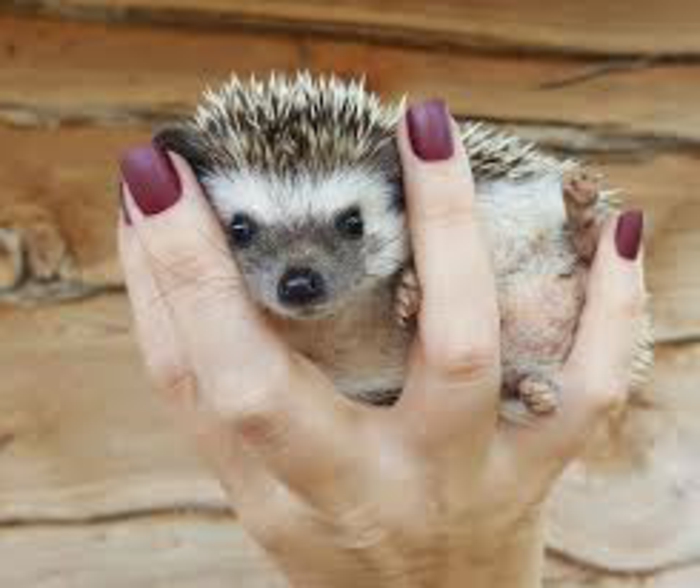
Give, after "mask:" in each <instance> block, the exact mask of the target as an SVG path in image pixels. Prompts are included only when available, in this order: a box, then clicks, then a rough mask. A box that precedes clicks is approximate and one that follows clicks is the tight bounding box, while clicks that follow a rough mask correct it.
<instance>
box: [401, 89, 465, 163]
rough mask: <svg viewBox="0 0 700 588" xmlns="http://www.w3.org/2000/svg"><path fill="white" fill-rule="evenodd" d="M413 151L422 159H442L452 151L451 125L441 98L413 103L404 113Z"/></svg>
mask: <svg viewBox="0 0 700 588" xmlns="http://www.w3.org/2000/svg"><path fill="white" fill-rule="evenodd" d="M406 121H407V123H408V136H409V138H410V139H411V147H412V148H413V152H414V153H415V154H416V155H417V156H418V157H420V158H421V159H422V160H423V161H442V160H444V159H449V158H450V157H452V154H453V153H454V147H453V145H452V127H451V125H450V115H449V113H448V111H447V106H446V105H445V103H444V102H443V101H442V100H429V101H427V102H422V103H421V104H414V105H413V106H411V108H409V109H408V114H407V115H406Z"/></svg>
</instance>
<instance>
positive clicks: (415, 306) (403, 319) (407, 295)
mask: <svg viewBox="0 0 700 588" xmlns="http://www.w3.org/2000/svg"><path fill="white" fill-rule="evenodd" d="M420 301H421V290H420V284H419V283H418V275H417V274H416V270H415V269H414V268H413V267H408V268H406V269H404V270H403V271H402V272H401V276H400V278H399V284H398V287H397V288H396V298H395V300H394V314H395V315H396V320H397V322H398V323H399V325H400V326H402V327H404V328H407V327H408V326H409V325H410V324H411V322H412V321H413V320H414V319H415V318H416V315H417V314H418V310H419V309H420Z"/></svg>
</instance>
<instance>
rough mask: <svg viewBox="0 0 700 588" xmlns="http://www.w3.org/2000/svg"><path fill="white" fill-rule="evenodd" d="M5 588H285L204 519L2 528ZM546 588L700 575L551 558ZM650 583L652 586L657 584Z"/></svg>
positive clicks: (239, 534) (690, 582) (613, 586)
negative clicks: (610, 568)
mask: <svg viewBox="0 0 700 588" xmlns="http://www.w3.org/2000/svg"><path fill="white" fill-rule="evenodd" d="M0 554H2V555H3V561H10V562H13V565H4V566H2V568H0V582H2V585H3V586H11V587H17V588H20V587H21V588H46V587H50V588H55V587H59V586H61V587H62V586H70V587H71V588H95V587H96V586H99V587H101V588H102V587H104V588H123V587H124V586H129V587H130V588H153V587H154V586H169V587H172V588H190V587H191V586H193V585H196V586H197V587H198V588H230V587H231V586H235V587H237V588H284V587H285V586H287V585H286V584H285V582H284V580H283V579H282V577H281V575H280V574H279V573H278V572H277V571H276V570H275V569H274V568H273V567H272V566H271V564H270V563H269V561H268V560H267V559H266V557H265V556H264V554H263V553H262V552H261V550H260V549H259V548H258V547H257V546H256V545H255V544H254V543H253V542H252V541H251V540H250V539H249V538H248V537H247V536H246V535H245V533H244V532H243V531H242V529H241V528H240V526H239V525H237V524H236V522H235V521H233V520H231V519H227V518H213V517H207V516H202V515H200V514H198V513H189V514H188V513H181V514H168V515H158V516H148V517H137V518H132V519H124V520H119V521H114V522H111V523H96V524H91V525H71V526H59V527H56V526H40V525H38V526H26V527H16V528H11V529H2V528H0ZM547 563H548V565H547V569H546V573H545V581H544V587H545V588H580V587H582V586H585V587H586V588H651V586H653V587H654V588H690V587H691V586H695V585H697V583H698V580H700V568H698V567H697V566H695V567H688V568H681V569H678V570H669V571H666V572H661V573H659V574H656V575H654V576H653V577H650V576H646V577H645V576H636V575H616V574H605V573H601V572H597V573H596V572H592V571H590V570H588V571H587V570H585V569H583V568H581V567H579V566H576V565H574V564H571V563H567V562H563V561H561V560H559V559H557V558H554V557H550V558H549V559H548V562H547ZM650 582H653V584H651V583H650Z"/></svg>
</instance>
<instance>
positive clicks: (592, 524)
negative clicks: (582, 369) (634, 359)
mask: <svg viewBox="0 0 700 588" xmlns="http://www.w3.org/2000/svg"><path fill="white" fill-rule="evenodd" d="M699 381H700V345H697V344H696V345H685V346H668V347H663V346H661V347H658V348H657V351H656V366H655V369H654V372H653V379H652V382H651V385H650V387H649V390H647V392H646V393H645V394H642V395H639V396H638V397H635V398H633V399H632V400H631V403H630V405H629V406H628V407H627V409H626V410H625V411H624V412H622V413H621V414H620V416H619V418H614V419H612V420H611V421H610V423H609V425H608V426H607V427H603V428H601V430H600V431H598V433H597V435H596V436H595V437H594V438H593V440H592V442H591V445H590V447H589V449H588V450H587V452H586V454H585V455H584V457H583V458H582V459H580V460H578V461H577V462H576V463H575V464H573V465H572V466H571V467H569V469H568V470H567V472H566V473H565V475H564V477H563V480H562V481H561V482H560V483H559V485H558V487H557V489H556V492H555V493H554V495H553V497H552V500H551V501H550V526H549V533H548V542H549V544H550V545H551V546H552V547H553V548H554V549H555V551H556V552H557V553H559V554H562V555H564V556H566V558H567V559H569V560H573V561H578V562H583V563H585V564H588V565H590V566H593V567H595V568H597V569H603V570H610V571H613V572H619V573H636V574H644V573H647V574H648V573H653V572H655V571H658V570H660V569H664V568H669V567H686V566H690V565H693V564H695V563H697V561H698V556H700V528H698V525H697V521H698V520H699V519H700V485H698V482H697V480H698V478H699V477H700V462H698V459H697V452H696V449H695V448H696V447H697V444H698V442H700V418H699V417H700V399H699V398H698V394H697V388H698V382H699Z"/></svg>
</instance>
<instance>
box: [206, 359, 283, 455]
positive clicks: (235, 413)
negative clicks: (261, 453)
mask: <svg viewBox="0 0 700 588" xmlns="http://www.w3.org/2000/svg"><path fill="white" fill-rule="evenodd" d="M285 371H286V369H285V368H284V367H275V366H268V367H267V368H266V370H265V372H258V373H256V374H252V375H247V374H241V373H240V372H239V371H238V373H230V372H229V373H228V374H225V375H223V376H221V377H220V378H219V380H218V382H217V383H216V384H214V386H213V392H212V395H211V398H210V405H211V409H212V410H213V411H214V413H215V414H217V416H218V417H219V418H221V419H223V420H225V421H226V422H228V423H230V424H231V426H232V427H233V429H234V430H236V431H237V432H238V433H239V434H240V435H241V436H242V437H244V438H245V439H246V440H248V441H250V442H253V443H258V444H260V443H268V442H270V441H272V440H273V439H275V438H277V437H279V436H280V433H281V432H282V431H281V429H282V423H283V421H284V416H285V406H284V402H283V398H284V394H283V392H284V390H285V389H286V388H287V387H288V381H289V380H288V379H287V378H285V377H284V376H283V375H282V374H283V373H284V372H285Z"/></svg>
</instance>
